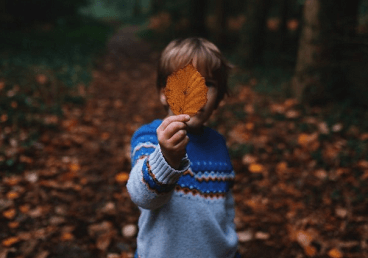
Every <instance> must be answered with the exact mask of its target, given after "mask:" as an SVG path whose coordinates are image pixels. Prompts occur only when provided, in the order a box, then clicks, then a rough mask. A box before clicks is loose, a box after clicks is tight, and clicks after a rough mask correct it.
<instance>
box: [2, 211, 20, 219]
mask: <svg viewBox="0 0 368 258" xmlns="http://www.w3.org/2000/svg"><path fill="white" fill-rule="evenodd" d="M15 215H17V211H16V210H15V209H9V210H6V211H4V212H3V216H4V217H5V218H7V219H13V218H14V217H15Z"/></svg>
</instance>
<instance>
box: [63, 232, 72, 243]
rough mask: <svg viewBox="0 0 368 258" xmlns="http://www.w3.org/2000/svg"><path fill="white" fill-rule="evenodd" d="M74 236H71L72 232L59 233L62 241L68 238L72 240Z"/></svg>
mask: <svg viewBox="0 0 368 258" xmlns="http://www.w3.org/2000/svg"><path fill="white" fill-rule="evenodd" d="M73 238H74V236H73V234H72V233H70V232H64V233H63V234H62V235H61V237H60V239H61V240H62V241H69V240H72V239H73Z"/></svg>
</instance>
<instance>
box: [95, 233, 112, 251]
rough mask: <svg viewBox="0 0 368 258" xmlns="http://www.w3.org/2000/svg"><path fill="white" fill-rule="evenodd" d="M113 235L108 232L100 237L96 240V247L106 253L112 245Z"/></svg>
mask: <svg viewBox="0 0 368 258" xmlns="http://www.w3.org/2000/svg"><path fill="white" fill-rule="evenodd" d="M112 237H113V235H112V234H111V232H107V233H104V234H101V235H99V236H98V238H97V240H96V247H97V248H98V249H99V250H101V251H106V249H107V248H108V247H109V245H110V243H111V239H112Z"/></svg>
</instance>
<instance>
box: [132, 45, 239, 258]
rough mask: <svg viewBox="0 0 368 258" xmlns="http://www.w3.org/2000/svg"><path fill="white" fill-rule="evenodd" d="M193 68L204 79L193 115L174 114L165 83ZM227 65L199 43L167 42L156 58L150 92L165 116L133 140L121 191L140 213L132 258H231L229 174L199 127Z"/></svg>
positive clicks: (210, 135) (217, 97)
mask: <svg viewBox="0 0 368 258" xmlns="http://www.w3.org/2000/svg"><path fill="white" fill-rule="evenodd" d="M189 62H192V63H193V65H194V66H195V67H196V68H197V70H198V71H199V72H200V73H201V75H202V76H203V77H204V78H205V79H206V85H207V87H208V93H207V103H206V104H205V106H204V107H203V108H202V109H200V111H199V112H198V113H197V114H196V115H194V116H192V117H189V116H188V115H177V116H176V115H174V114H173V113H172V111H171V110H170V109H169V108H168V106H167V102H166V97H165V95H164V88H165V84H166V80H167V77H168V76H169V75H170V74H171V73H172V72H174V71H176V70H178V69H180V68H182V67H184V66H185V65H187V64H188V63H189ZM229 69H230V66H229V64H228V63H227V62H226V60H225V59H224V58H223V56H222V54H221V52H220V51H219V50H218V48H217V47H216V46H215V45H214V44H212V43H211V42H209V41H207V40H205V39H202V38H188V39H184V40H174V41H172V42H171V43H170V44H169V45H168V46H167V47H166V48H165V50H164V51H163V52H162V55H161V58H160V61H159V67H158V78H157V87H158V90H159V92H160V100H161V102H162V104H163V105H164V106H165V107H166V108H167V110H168V116H167V117H166V118H165V119H164V120H154V121H153V122H152V123H150V124H147V125H144V126H142V127H141V128H139V129H138V130H137V131H136V132H135V133H134V135H133V137H132V141H131V143H132V149H131V158H132V170H131V172H130V177H129V180H128V184H127V188H128V191H129V193H130V196H131V199H132V200H133V202H134V203H135V204H137V205H138V206H139V208H140V210H141V215H140V218H139V222H138V225H139V233H138V238H137V253H136V257H142V258H217V257H218V258H234V257H239V256H238V254H237V251H236V250H237V244H238V240H237V235H236V232H235V225H234V222H233V220H234V214H235V211H234V200H233V197H232V194H231V190H230V189H231V187H232V184H233V181H234V177H235V174H234V171H233V168H232V165H231V161H230V157H229V154H228V151H227V148H226V144H225V139H224V138H223V136H221V135H220V134H219V133H217V132H216V131H214V130H213V129H210V128H208V127H206V126H204V123H205V122H206V121H207V120H208V119H209V117H210V116H211V114H212V112H213V111H214V110H215V109H216V108H217V107H218V105H219V102H220V101H221V100H222V99H223V98H224V96H225V95H226V94H227V93H228V88H227V78H228V71H229Z"/></svg>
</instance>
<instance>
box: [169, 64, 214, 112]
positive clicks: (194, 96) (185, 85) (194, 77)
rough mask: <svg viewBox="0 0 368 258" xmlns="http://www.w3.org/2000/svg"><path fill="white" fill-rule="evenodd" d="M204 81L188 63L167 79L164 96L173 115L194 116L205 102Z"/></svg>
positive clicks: (205, 87)
mask: <svg viewBox="0 0 368 258" xmlns="http://www.w3.org/2000/svg"><path fill="white" fill-rule="evenodd" d="M207 91H208V89H207V86H206V82H205V79H204V78H203V77H202V76H201V74H200V73H199V72H198V71H197V69H196V68H195V67H194V66H193V65H192V64H191V63H190V64H188V65H187V66H185V67H184V68H182V69H179V70H178V71H175V72H173V73H172V74H171V75H170V76H169V77H168V78H167V84H166V88H165V95H166V98H167V103H168V104H169V106H170V109H171V110H172V111H173V113H174V114H175V115H179V114H188V115H191V116H193V115H195V114H196V113H197V112H198V111H199V110H200V109H201V108H202V107H203V106H204V105H205V104H206V102H207Z"/></svg>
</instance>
